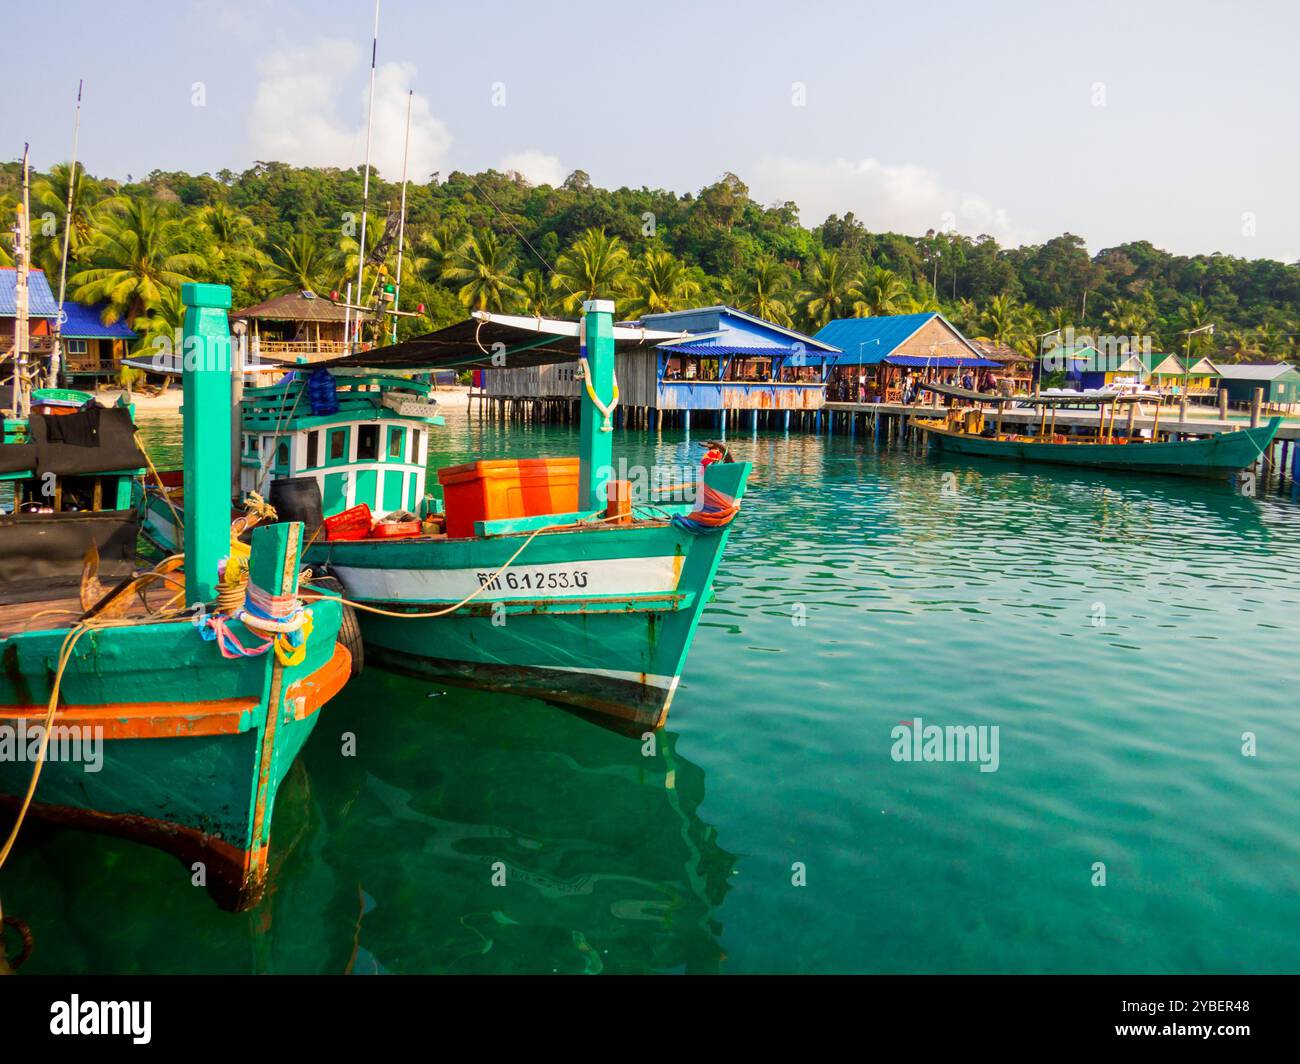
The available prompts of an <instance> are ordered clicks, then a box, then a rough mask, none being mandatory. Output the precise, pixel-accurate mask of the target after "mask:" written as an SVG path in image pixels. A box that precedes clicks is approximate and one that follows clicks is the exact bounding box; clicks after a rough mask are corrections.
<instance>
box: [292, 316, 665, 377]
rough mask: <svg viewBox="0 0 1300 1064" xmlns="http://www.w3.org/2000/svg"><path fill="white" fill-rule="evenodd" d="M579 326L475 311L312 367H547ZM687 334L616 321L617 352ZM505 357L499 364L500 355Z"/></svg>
mask: <svg viewBox="0 0 1300 1064" xmlns="http://www.w3.org/2000/svg"><path fill="white" fill-rule="evenodd" d="M578 325H579V323H578V322H576V321H563V320H561V319H559V318H530V317H525V316H522V315H516V314H492V313H489V312H487V311H482V310H476V311H474V312H473V314H472V316H471V317H469V318H467V319H466V320H465V321H461V322H457V323H456V324H455V325H448V326H447V327H446V328H445V329H439V330H437V331H436V332H431V333H425V334H424V335H423V336H417V337H414V338H413V339H410V340H404V341H402V342H401V343H400V344H391V345H390V346H388V347H377V348H375V349H374V350H371V351H358V352H356V353H355V354H351V355H343V356H342V357H340V358H333V359H330V360H328V361H321V362H315V363H313V366H328V367H329V368H330V369H363V368H364V369H385V370H429V369H448V368H458V369H465V368H479V369H492V368H500V367H501V366H502V365H504V366H507V367H510V366H548V365H554V364H555V363H559V362H576V361H577V359H578ZM687 335H688V334H686V333H683V332H665V331H663V330H659V329H646V328H643V327H642V326H640V325H615V326H614V346H615V350H616V351H622V350H626V349H632V348H640V347H647V346H653V345H655V344H658V343H660V342H662V341H665V340H678V341H680V340H683V339H685V338H686V337H687ZM502 357H504V359H505V361H504V363H503V362H502V361H501V358H502ZM494 358H495V361H494Z"/></svg>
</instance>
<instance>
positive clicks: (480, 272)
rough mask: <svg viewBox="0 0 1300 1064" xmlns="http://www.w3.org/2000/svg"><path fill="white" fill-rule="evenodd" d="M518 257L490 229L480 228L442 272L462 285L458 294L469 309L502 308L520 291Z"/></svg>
mask: <svg viewBox="0 0 1300 1064" xmlns="http://www.w3.org/2000/svg"><path fill="white" fill-rule="evenodd" d="M514 270H515V260H514V258H513V256H511V255H510V253H509V251H508V250H507V249H506V247H505V246H504V245H503V244H502V243H501V241H500V239H499V238H498V237H497V235H496V233H494V232H492V230H491V229H480V230H478V231H477V232H476V233H475V234H474V235H473V236H471V237H470V238H469V240H467V241H466V242H465V243H464V244H463V245H462V246H461V249H460V251H459V252H458V253H457V254H456V257H455V258H454V259H453V260H452V262H451V264H450V265H449V266H447V268H446V269H444V270H443V273H442V276H443V278H444V279H445V280H447V281H450V282H451V283H452V284H454V285H459V288H458V289H457V291H456V295H457V296H458V297H459V298H460V301H461V302H462V303H463V304H464V305H465V306H466V307H467V308H469V309H470V310H501V309H502V308H503V307H504V306H505V305H506V303H507V302H508V301H509V300H510V299H511V298H512V297H513V296H514V295H515V294H516V293H517V292H518V290H519V285H518V282H516V281H515V278H514Z"/></svg>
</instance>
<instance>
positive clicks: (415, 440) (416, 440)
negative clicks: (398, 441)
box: [411, 429, 421, 465]
mask: <svg viewBox="0 0 1300 1064" xmlns="http://www.w3.org/2000/svg"><path fill="white" fill-rule="evenodd" d="M420 436H421V433H420V430H419V429H412V430H411V461H412V462H414V463H415V464H416V465H419V464H420Z"/></svg>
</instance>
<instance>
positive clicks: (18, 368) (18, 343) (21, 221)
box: [14, 144, 31, 418]
mask: <svg viewBox="0 0 1300 1064" xmlns="http://www.w3.org/2000/svg"><path fill="white" fill-rule="evenodd" d="M27 149H28V145H26V144H24V145H23V201H22V203H21V204H19V207H18V241H17V247H15V248H14V265H15V266H16V267H17V269H16V270H15V271H14V312H15V313H14V417H16V418H25V417H26V416H27V413H28V409H29V402H28V395H27V356H28V353H29V350H30V348H31V334H30V330H29V318H28V305H29V304H28V290H27V277H28V265H29V259H30V256H31V225H30V211H31V197H30V170H29V169H28V164H27Z"/></svg>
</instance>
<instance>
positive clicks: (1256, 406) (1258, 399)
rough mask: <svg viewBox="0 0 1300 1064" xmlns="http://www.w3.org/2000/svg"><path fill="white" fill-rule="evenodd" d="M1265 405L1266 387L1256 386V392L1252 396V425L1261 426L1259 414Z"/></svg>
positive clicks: (1253, 426)
mask: <svg viewBox="0 0 1300 1064" xmlns="http://www.w3.org/2000/svg"><path fill="white" fill-rule="evenodd" d="M1263 406H1264V389H1263V388H1256V389H1255V394H1254V395H1252V396H1251V397H1250V427H1251V428H1252V429H1257V428H1259V414H1260V410H1261V409H1263Z"/></svg>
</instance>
